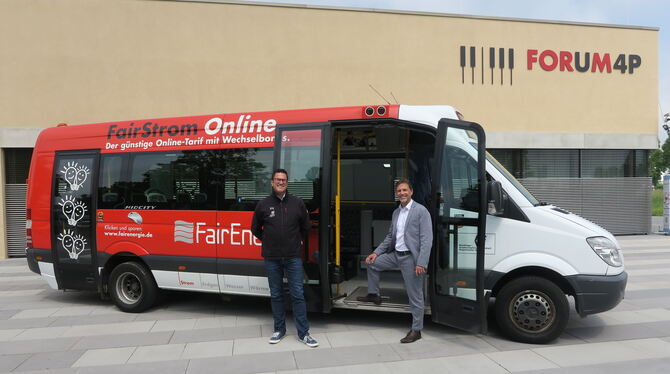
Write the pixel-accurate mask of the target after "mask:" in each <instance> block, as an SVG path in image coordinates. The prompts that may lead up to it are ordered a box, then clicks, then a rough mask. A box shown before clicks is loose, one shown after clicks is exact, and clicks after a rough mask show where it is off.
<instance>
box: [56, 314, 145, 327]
mask: <svg viewBox="0 0 670 374" xmlns="http://www.w3.org/2000/svg"><path fill="white" fill-rule="evenodd" d="M52 317H53V316H52ZM135 318H136V316H135V315H133V314H130V313H124V314H98V315H94V316H91V315H82V316H73V317H57V318H56V319H55V320H54V321H53V322H52V323H51V324H50V325H49V326H77V325H95V324H108V323H117V322H133V321H134V320H135Z"/></svg>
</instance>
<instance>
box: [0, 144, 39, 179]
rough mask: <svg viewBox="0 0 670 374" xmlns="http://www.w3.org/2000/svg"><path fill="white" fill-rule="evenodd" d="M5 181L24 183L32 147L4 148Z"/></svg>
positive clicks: (26, 177)
mask: <svg viewBox="0 0 670 374" xmlns="http://www.w3.org/2000/svg"><path fill="white" fill-rule="evenodd" d="M2 151H4V154H5V183H7V184H25V183H26V179H28V170H29V169H30V159H31V158H32V155H33V150H32V148H5V149H3V150H2Z"/></svg>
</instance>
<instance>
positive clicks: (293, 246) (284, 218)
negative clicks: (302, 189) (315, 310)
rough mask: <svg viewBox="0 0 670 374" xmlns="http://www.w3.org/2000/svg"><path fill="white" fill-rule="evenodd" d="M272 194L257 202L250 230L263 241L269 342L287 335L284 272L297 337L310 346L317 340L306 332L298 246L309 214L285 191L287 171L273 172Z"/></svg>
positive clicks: (299, 249)
mask: <svg viewBox="0 0 670 374" xmlns="http://www.w3.org/2000/svg"><path fill="white" fill-rule="evenodd" d="M271 183H272V194H270V196H268V197H266V198H265V199H263V200H261V201H259V202H258V204H257V205H256V210H255V211H254V217H253V219H252V221H251V231H252V232H253V234H254V236H256V237H257V238H258V239H259V240H260V241H261V242H262V243H263V245H262V247H261V255H262V256H263V258H264V259H265V271H266V273H267V275H268V284H269V285H270V297H271V305H272V317H273V319H274V333H273V334H272V337H270V340H269V343H270V344H276V343H279V342H280V341H281V340H282V339H283V338H284V336H285V335H286V314H285V312H284V299H283V293H284V290H283V289H284V272H285V273H286V279H287V280H288V288H289V293H290V294H291V299H293V319H294V321H295V326H296V328H297V330H298V340H300V341H301V342H303V343H305V344H306V345H307V346H309V347H317V346H318V345H319V343H318V342H317V341H316V340H314V338H312V337H311V336H310V335H309V322H308V321H307V307H306V304H305V295H304V293H303V286H302V283H303V279H304V274H303V269H302V259H301V246H302V242H303V241H304V240H307V232H308V230H309V227H310V224H309V218H308V215H307V208H305V203H304V202H303V201H302V200H301V199H300V198H299V197H297V196H294V195H291V194H289V193H288V192H287V189H288V172H286V170H284V169H277V170H275V171H274V173H272V181H271Z"/></svg>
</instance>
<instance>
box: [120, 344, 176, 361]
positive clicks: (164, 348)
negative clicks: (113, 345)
mask: <svg viewBox="0 0 670 374" xmlns="http://www.w3.org/2000/svg"><path fill="white" fill-rule="evenodd" d="M184 347H185V344H163V345H149V346H142V347H137V349H135V352H133V355H132V356H131V357H130V358H129V359H128V363H129V364H132V363H139V362H152V361H167V360H170V359H175V358H179V357H181V354H182V352H184Z"/></svg>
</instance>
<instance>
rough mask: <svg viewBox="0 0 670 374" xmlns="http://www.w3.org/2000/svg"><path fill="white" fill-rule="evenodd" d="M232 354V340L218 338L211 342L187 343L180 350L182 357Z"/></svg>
mask: <svg viewBox="0 0 670 374" xmlns="http://www.w3.org/2000/svg"><path fill="white" fill-rule="evenodd" d="M232 355H233V341H232V340H219V341H212V342H197V343H188V344H186V347H185V348H184V352H182V355H181V358H182V359H192V358H207V357H224V356H232Z"/></svg>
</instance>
